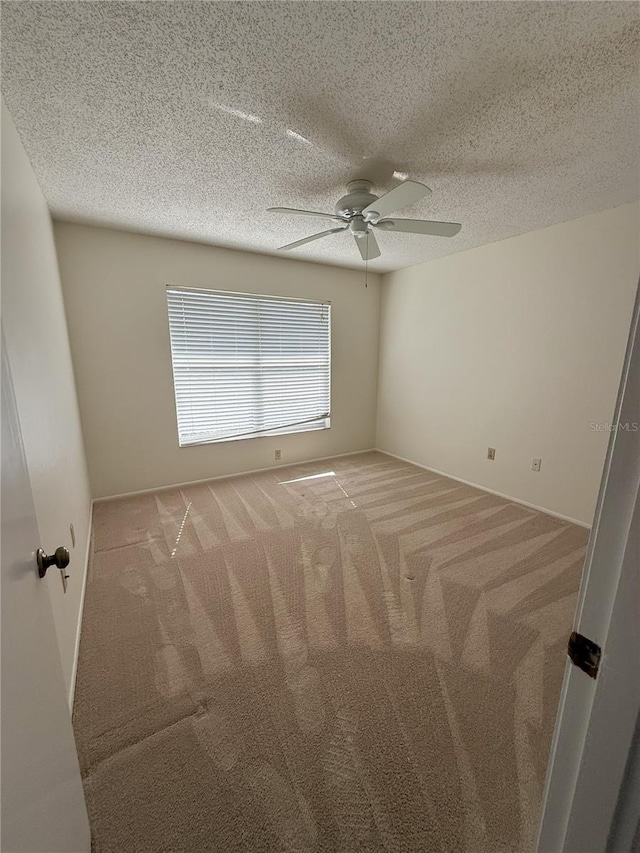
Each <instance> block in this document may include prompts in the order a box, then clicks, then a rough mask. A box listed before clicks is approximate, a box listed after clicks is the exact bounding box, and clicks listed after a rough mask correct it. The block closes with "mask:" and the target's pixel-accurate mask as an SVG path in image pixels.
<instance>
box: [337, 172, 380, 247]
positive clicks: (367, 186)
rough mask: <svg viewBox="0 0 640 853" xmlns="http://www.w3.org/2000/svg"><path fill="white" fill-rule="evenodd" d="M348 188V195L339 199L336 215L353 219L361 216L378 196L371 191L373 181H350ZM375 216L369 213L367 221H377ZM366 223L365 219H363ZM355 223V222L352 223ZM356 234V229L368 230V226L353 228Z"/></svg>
mask: <svg viewBox="0 0 640 853" xmlns="http://www.w3.org/2000/svg"><path fill="white" fill-rule="evenodd" d="M347 190H348V191H349V192H348V193H347V195H345V196H342V198H341V199H340V200H339V201H338V203H337V204H336V207H335V211H336V216H341V217H343V218H345V219H351V218H352V217H354V216H361V215H362V211H363V210H364V208H365V207H367V205H369V204H371V202H372V201H376V199H377V198H378V196H377V195H373V193H372V192H371V181H364V180H359V181H350V182H349V183H348V184H347ZM375 218H376V217H375V216H372V215H371V214H368V215H367V221H369V222H371V221H375ZM362 222H363V225H364V220H362ZM352 224H355V223H352ZM351 230H352V231H353V232H354V234H355V233H356V231H362V232H363V233H365V232H366V227H364V228H362V229H353V228H352V229H351Z"/></svg>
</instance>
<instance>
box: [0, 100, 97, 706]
mask: <svg viewBox="0 0 640 853" xmlns="http://www.w3.org/2000/svg"><path fill="white" fill-rule="evenodd" d="M2 325H3V328H4V332H5V338H6V343H7V351H8V357H9V362H10V364H11V371H12V373H13V380H14V385H15V394H16V403H17V407H18V414H19V417H20V424H21V428H22V436H23V440H24V448H25V454H26V458H27V464H28V467H29V476H30V479H31V488H32V491H33V499H34V504H35V508H36V515H37V518H38V527H39V530H40V541H39V542H34V543H33V550H34V552H35V550H36V549H37V548H38V547H39V546H41V547H43V548H44V549H45V551H47V552H48V553H51V552H52V551H54V550H55V548H57V547H58V546H59V545H66V546H67V548H69V550H70V552H71V563H70V565H69V568H68V570H67V571H68V573H69V575H70V576H71V577H70V580H69V586H68V592H67V594H66V595H64V593H63V589H62V583H61V579H60V573H59V571H58V570H57V569H49V571H48V573H47V577H46V579H45V580H44V581H42V583H46V584H47V585H48V588H49V592H50V595H51V602H52V606H53V614H54V619H55V625H56V632H57V635H58V644H59V647H60V657H61V661H62V670H63V674H64V678H65V683H66V687H67V691H68V692H71V690H72V683H73V679H74V674H75V673H74V667H75V660H76V644H77V638H78V636H79V620H80V616H81V613H80V611H81V604H82V601H81V599H82V590H83V584H84V575H85V569H86V563H85V560H86V552H87V541H88V536H89V518H90V508H91V498H90V492H89V482H88V476H87V467H86V461H85V456H84V448H83V442H82V434H81V431H80V418H79V413H78V402H77V398H76V390H75V385H74V378H73V368H72V364H71V353H70V350H69V339H68V336H67V324H66V320H65V312H64V304H63V299H62V291H61V288H60V279H59V276H58V265H57V260H56V251H55V245H54V241H53V231H52V227H51V219H50V216H49V211H48V209H47V205H46V203H45V200H44V198H43V196H42V193H41V191H40V187H39V185H38V183H37V181H36V178H35V175H34V173H33V171H32V169H31V165H30V163H29V161H28V159H27V156H26V154H25V152H24V149H23V147H22V144H21V142H20V139H19V137H18V134H17V132H16V129H15V126H14V124H13V121H12V120H11V117H10V115H9V113H8V111H7V110H6V108H5V105H4V102H3V103H2ZM70 524H73V525H74V528H75V533H76V547H75V549H73V548H72V545H71V536H70V532H69V525H70ZM34 571H35V561H34Z"/></svg>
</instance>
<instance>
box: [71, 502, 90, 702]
mask: <svg viewBox="0 0 640 853" xmlns="http://www.w3.org/2000/svg"><path fill="white" fill-rule="evenodd" d="M94 503H95V501H91V507H90V508H89V526H88V528H87V548H86V551H85V555H84V576H83V578H82V589H81V590H80V608H79V611H78V625H77V628H76V644H75V648H74V650H73V667H72V669H71V686H70V687H69V710H70V711H71V712H72V713H73V700H74V698H75V694H76V675H77V674H78V658H79V657H80V632H81V631H82V614H83V613H84V596H85V593H86V591H87V577H88V575H89V556H90V554H91V538H92V530H93V504H94Z"/></svg>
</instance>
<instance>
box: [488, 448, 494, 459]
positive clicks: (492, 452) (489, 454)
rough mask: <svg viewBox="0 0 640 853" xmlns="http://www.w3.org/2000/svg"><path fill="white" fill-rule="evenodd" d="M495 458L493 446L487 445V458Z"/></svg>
mask: <svg viewBox="0 0 640 853" xmlns="http://www.w3.org/2000/svg"><path fill="white" fill-rule="evenodd" d="M495 458H496V449H495V447H487V459H495Z"/></svg>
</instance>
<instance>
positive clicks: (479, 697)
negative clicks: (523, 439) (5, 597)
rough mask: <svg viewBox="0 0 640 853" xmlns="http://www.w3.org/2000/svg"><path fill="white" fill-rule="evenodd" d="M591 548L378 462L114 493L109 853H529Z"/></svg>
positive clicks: (102, 827)
mask: <svg viewBox="0 0 640 853" xmlns="http://www.w3.org/2000/svg"><path fill="white" fill-rule="evenodd" d="M586 541H587V533H586V531H585V530H583V529H581V528H578V527H575V526H573V525H571V524H567V523H564V522H562V521H558V520H556V519H554V518H551V517H549V516H546V515H543V514H541V513H538V512H534V511H533V510H530V509H527V508H526V507H523V506H519V505H517V504H514V503H510V502H509V501H506V500H503V499H501V498H498V497H495V496H493V495H490V494H487V493H485V492H482V491H479V490H477V489H473V488H471V487H469V486H465V485H462V484H460V483H457V482H455V481H453V480H449V479H446V478H444V477H440V476H437V475H435V474H431V473H429V472H427V471H423V470H421V469H418V468H416V467H413V466H411V465H408V464H405V463H403V462H399V461H397V460H395V459H392V458H391V457H389V456H385V455H383V454H380V453H367V454H362V455H354V456H349V457H345V458H341V459H335V460H331V461H329V462H320V463H313V464H311V463H309V464H304V465H295V466H292V467H290V468H283V469H279V470H277V471H268V472H264V473H261V474H254V475H250V476H249V475H247V476H242V477H235V478H232V479H229V480H224V481H218V482H211V483H204V484H198V485H193V486H187V487H183V488H180V489H177V488H176V489H171V490H165V491H159V492H157V493H155V494H146V495H142V496H137V497H131V498H126V499H121V500H117V501H110V502H102V503H98V504H97V505H96V507H95V514H94V528H93V554H92V558H91V564H90V571H89V579H88V587H87V594H86V603H85V612H84V621H83V629H82V642H81V649H80V664H79V671H78V683H77V690H76V702H75V711H74V724H75V731H76V737H77V743H78V749H79V753H80V759H81V764H82V771H83V776H84V783H85V790H86V797H87V803H88V808H89V814H90V819H91V825H92V831H93V837H94V849H95V851H97V853H146V851H149V853H161V851H171V853H179V851H184V853H199V851H219V853H232V852H233V851H245V852H246V853H262V851H270V853H285V851H287V852H289V851H291V852H292V853H293V851H300V853H302V851H305V853H306V851H336V853H338V851H339V853H352V851H363V853H364V851H366V853H373V851H386V852H387V853H405V851H406V853H409V851H412V853H413V851H428V852H429V853H430V851H450V853H457V851H464V853H500V851H518V853H522V851H529V850H531V847H532V844H533V839H534V836H535V831H536V824H537V819H538V813H539V807H540V802H541V795H542V786H543V780H544V773H545V768H546V763H547V754H548V750H549V744H550V738H551V733H552V728H553V721H554V715H555V711H556V704H557V701H558V694H559V689H560V682H561V677H562V672H563V667H564V661H565V649H566V642H567V638H568V634H569V632H570V629H571V622H572V616H573V610H574V606H575V600H576V592H577V588H578V583H579V578H580V571H581V567H582V562H583V559H584V552H585V545H586Z"/></svg>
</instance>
